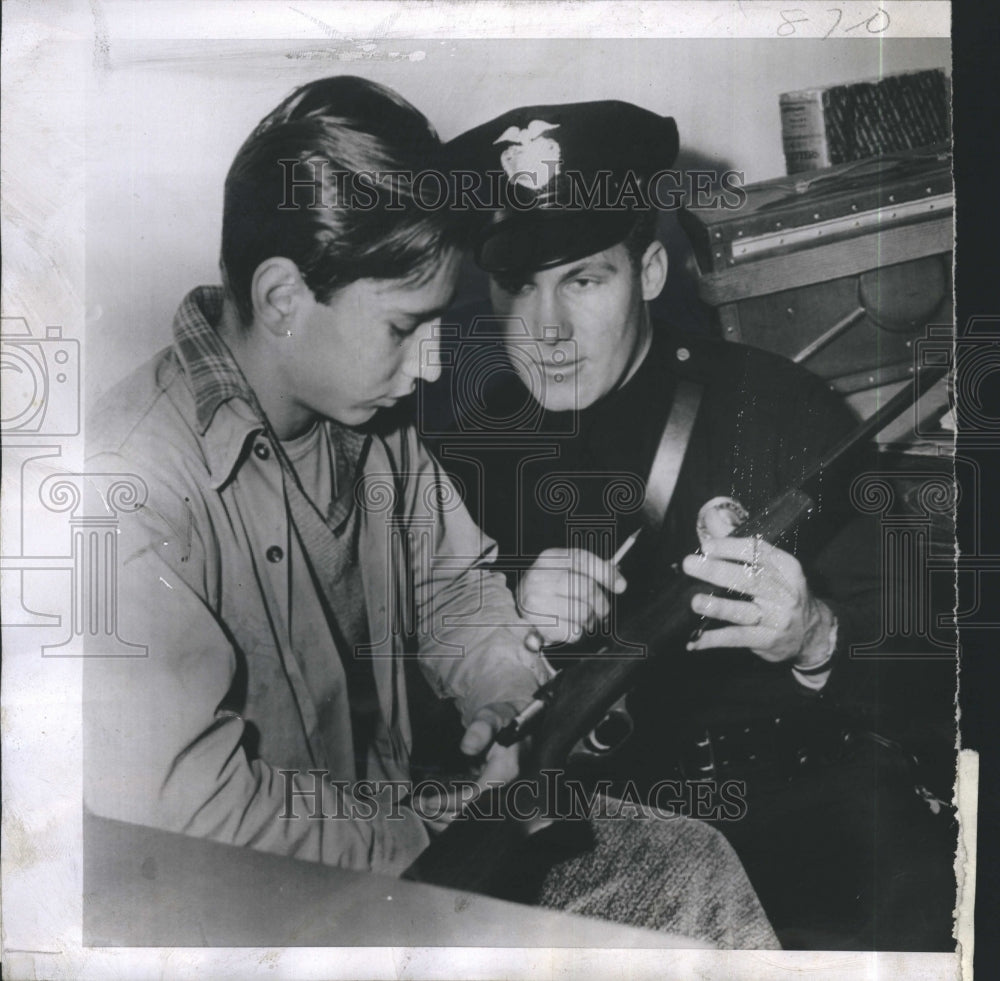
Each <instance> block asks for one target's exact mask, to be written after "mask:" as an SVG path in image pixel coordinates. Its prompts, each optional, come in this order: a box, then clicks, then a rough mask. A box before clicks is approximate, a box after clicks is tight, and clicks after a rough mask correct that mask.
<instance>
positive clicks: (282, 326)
mask: <svg viewBox="0 0 1000 981" xmlns="http://www.w3.org/2000/svg"><path fill="white" fill-rule="evenodd" d="M250 300H251V302H252V303H253V321H254V323H255V324H258V325H259V326H261V327H263V328H264V329H265V330H266V331H267V332H268V333H269V334H273V335H274V336H275V337H285V336H288V335H289V334H290V333H291V331H292V328H293V327H294V326H295V323H296V320H297V318H298V317H299V316H300V315H301V314H302V313H303V312H304V307H305V306H306V305H307V304H308V301H309V300H312V301H313V302H315V298H314V297H313V294H312V290H310V289H309V287H308V286H307V285H306V284H305V282H304V281H303V279H302V274H301V273H300V272H299V267H298V266H296V265H295V263H294V262H292V260H291V259H286V258H285V257H284V256H274V257H272V258H270V259H265V260H264V261H263V262H262V263H261V264H260V265H259V266H258V267H257V268H256V269H255V270H254V274H253V279H252V280H251V283H250Z"/></svg>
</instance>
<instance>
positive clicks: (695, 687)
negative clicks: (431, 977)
mask: <svg viewBox="0 0 1000 981" xmlns="http://www.w3.org/2000/svg"><path fill="white" fill-rule="evenodd" d="M449 150H450V151H451V153H452V154H453V161H454V166H455V167H456V169H457V170H458V171H460V172H461V175H460V176H461V178H462V181H464V186H465V187H466V188H470V189H473V193H471V194H470V195H469V197H468V199H467V203H468V201H474V203H475V204H476V205H477V206H479V207H480V208H481V209H482V211H483V220H482V223H481V227H480V230H479V233H478V236H477V238H476V241H475V245H474V259H475V261H476V263H477V265H478V266H479V267H480V268H481V269H482V270H484V271H485V272H487V273H488V274H489V294H490V299H491V303H492V314H489V315H484V316H478V317H476V318H473V319H472V320H471V322H466V323H463V325H462V333H461V337H460V341H459V343H458V344H457V347H456V348H455V350H454V351H453V352H452V357H451V359H450V377H449V378H447V379H446V381H445V383H444V384H443V385H441V386H438V389H437V396H438V397H443V398H446V399H447V400H448V403H449V404H448V405H447V406H446V407H445V408H444V409H443V408H442V407H441V406H440V405H438V406H436V412H431V411H429V410H428V409H425V425H426V421H427V420H428V419H435V420H439V419H440V418H441V417H442V416H447V415H449V414H450V416H451V419H452V431H451V432H450V433H449V434H448V435H446V436H444V437H442V438H439V439H438V440H437V450H438V453H439V455H440V456H441V458H442V461H443V463H444V465H445V467H446V468H447V469H449V470H450V472H451V473H452V474H453V475H454V476H455V477H456V478H457V479H458V480H459V481H460V482H461V485H462V486H463V487H464V489H465V492H466V500H467V501H468V503H469V504H470V506H471V509H472V510H473V512H474V514H475V516H477V517H478V520H479V522H480V524H482V526H483V527H484V528H485V530H486V531H487V532H488V533H489V534H490V535H491V536H492V537H493V538H495V539H497V541H498V542H499V545H500V549H501V559H500V565H501V567H503V568H505V570H506V571H507V574H508V578H509V580H510V581H511V584H512V587H513V588H514V589H515V593H516V596H517V600H518V605H519V608H520V611H521V613H522V615H524V616H525V617H526V618H528V619H530V620H532V621H533V622H534V624H535V628H536V632H537V634H536V641H537V642H538V643H540V644H544V645H545V648H546V651H547V653H548V654H549V657H550V659H551V660H555V661H558V660H559V658H560V656H561V655H560V652H569V655H572V654H574V653H576V654H579V653H582V652H586V651H595V650H598V649H600V648H601V647H607V646H608V645H611V647H612V649H615V650H619V651H621V652H623V653H633V654H636V653H639V654H641V653H642V651H643V646H642V645H643V638H642V637H641V636H631V635H630V634H629V628H628V614H629V610H630V608H633V607H635V606H637V605H638V604H639V602H641V601H648V599H649V597H648V587H649V584H650V583H652V582H654V581H655V580H656V578H657V575H658V573H660V572H662V571H663V570H664V568H665V567H668V566H671V565H679V566H680V567H682V568H683V570H684V572H686V573H687V574H688V575H690V576H692V577H695V578H696V579H699V580H702V581H703V582H705V583H706V584H709V585H711V586H713V587H721V588H722V589H723V590H728V591H729V594H728V595H727V596H713V595H710V593H709V592H708V591H707V590H706V592H704V593H698V594H697V595H696V596H695V597H694V598H693V600H692V601H691V605H692V608H693V610H694V612H695V613H696V614H699V615H700V616H701V617H702V618H703V620H702V628H701V629H699V630H698V631H696V632H695V634H693V635H692V637H691V638H690V639H689V641H688V642H687V644H686V648H687V650H686V651H685V650H680V651H677V652H674V654H673V655H672V656H670V657H667V658H659V659H658V661H657V664H656V666H655V669H654V671H653V672H652V674H651V676H650V681H649V683H648V684H646V685H644V686H643V690H642V691H637V692H634V693H633V695H632V696H631V698H630V703H629V704H630V708H631V710H632V714H633V716H634V719H635V723H636V726H637V732H636V739H635V740H633V744H632V750H631V752H630V754H629V755H626V757H625V758H624V762H621V763H619V764H618V765H617V769H616V770H615V771H614V772H615V774H616V775H617V776H619V777H622V778H624V777H629V778H642V779H646V780H647V781H650V782H651V781H653V780H654V779H656V778H659V777H662V776H663V775H664V774H665V773H667V772H674V768H675V767H678V768H679V769H680V772H681V773H682V774H683V775H686V776H695V775H698V774H696V773H695V772H694V771H699V772H700V774H701V775H704V774H705V773H707V774H708V775H714V776H716V777H721V776H723V775H724V774H725V772H726V770H725V768H724V767H723V766H722V764H724V763H725V762H727V761H728V762H729V763H733V764H735V763H736V762H738V758H742V762H743V763H748V762H750V763H751V765H758V764H764V765H770V764H777V763H779V762H781V761H782V760H783V759H784V755H783V754H787V753H788V752H792V753H794V752H795V751H796V746H797V745H798V743H797V741H796V740H797V739H798V738H799V736H798V734H797V733H796V732H795V729H794V727H790V728H789V727H787V723H788V721H789V720H791V719H793V718H798V719H804V720H806V722H807V724H808V725H811V724H812V722H811V720H814V719H816V718H819V717H820V716H823V717H825V715H824V712H823V710H824V707H825V706H828V705H830V704H832V703H835V702H836V703H840V704H850V705H854V704H858V703H860V704H868V702H869V701H870V700H871V699H877V698H878V697H879V682H878V680H877V678H876V675H875V670H876V666H873V665H871V664H865V663H860V662H861V661H863V659H857V658H851V657H850V649H851V645H852V644H858V643H862V642H865V641H869V640H872V639H874V638H875V637H876V636H877V627H878V617H879V602H880V560H879V554H878V541H879V535H878V531H877V529H873V528H872V527H871V526H870V525H868V524H867V523H866V521H865V520H864V519H861V518H859V517H858V515H857V513H856V512H855V511H854V510H853V509H852V507H851V506H850V504H849V501H848V495H847V489H846V487H844V486H836V485H833V484H832V483H831V484H830V485H828V486H825V487H824V490H823V495H822V499H821V500H820V501H819V502H818V507H817V508H816V510H815V512H814V513H813V514H812V515H811V516H810V518H809V519H808V521H807V522H806V523H805V525H804V526H803V527H801V528H800V530H799V532H798V533H797V534H796V536H795V538H794V540H793V541H792V542H791V543H788V544H786V545H784V546H783V547H781V548H779V547H776V546H773V545H769V544H767V543H766V542H762V541H760V540H755V539H748V538H742V537H739V536H738V535H731V534H730V532H732V531H733V530H734V529H735V528H736V526H737V525H738V524H739V523H740V521H741V520H742V519H743V518H744V517H746V515H747V514H748V513H754V512H756V511H758V510H759V509H760V508H762V507H763V506H764V505H765V504H766V503H767V502H768V501H769V500H771V499H772V498H773V497H774V496H776V495H777V494H778V493H779V492H780V491H782V490H784V489H786V488H787V487H789V486H792V485H795V484H796V483H797V482H798V481H799V479H800V478H801V476H802V475H803V473H804V472H805V471H806V470H807V469H808V467H809V466H810V465H811V464H812V463H813V462H815V461H816V459H818V458H819V457H820V456H821V454H822V452H823V450H824V449H826V448H828V447H830V446H831V445H832V444H833V443H835V442H836V441H837V440H838V439H839V438H840V437H841V436H843V435H844V434H845V433H846V432H848V431H849V430H850V429H851V428H852V427H853V426H854V425H855V424H856V420H855V419H854V417H853V415H852V413H851V412H850V411H849V410H848V409H847V408H846V406H845V405H844V404H843V403H842V402H841V400H840V399H839V397H838V396H836V395H835V394H834V393H832V392H831V391H830V390H829V388H828V387H827V386H826V385H825V384H824V383H822V382H821V381H820V380H819V379H818V378H816V377H815V376H813V375H811V374H810V373H809V372H807V371H805V370H804V369H802V368H799V367H798V366H796V365H793V364H791V363H790V362H788V361H786V360H785V359H783V358H780V357H777V356H775V355H772V354H769V353H767V352H764V351H762V350H757V349H753V348H750V347H745V346H742V345H738V344H731V343H725V342H722V341H720V340H716V339H713V338H710V337H708V336H706V335H705V333H704V332H696V331H689V330H686V329H685V324H683V323H681V324H678V323H668V322H659V321H657V320H656V319H655V318H654V317H653V316H652V314H651V309H650V304H651V302H652V301H653V300H655V299H656V298H657V297H658V296H659V294H660V293H661V291H662V290H663V288H664V285H665V283H666V279H667V275H668V260H667V253H666V250H665V248H664V246H663V244H662V243H661V242H660V241H659V239H658V238H657V224H658V219H659V214H660V210H661V209H662V208H665V207H668V206H670V205H671V204H672V203H673V198H674V197H676V195H675V194H671V193H670V192H671V191H672V190H676V188H677V186H678V181H677V175H676V172H674V171H672V170H671V169H670V168H671V167H672V166H673V163H674V160H675V157H676V155H677V152H678V134H677V128H676V125H675V123H674V120H673V119H671V118H668V117H664V116H661V115H659V114H657V113H655V112H651V111H648V110H646V109H643V108H640V107H638V106H635V105H631V104H628V103H624V102H615V101H606V102H589V103H575V104H568V105H539V106H527V107H523V108H519V109H515V110H512V111H510V112H507V113H505V114H504V115H502V116H499V117H498V118H496V119H493V120H491V121H490V122H487V123H484V124H482V125H479V126H476V127H475V128H474V129H471V130H469V131H468V132H466V133H464V134H462V135H460V136H459V137H457V138H456V139H455V140H453V141H452V143H451V144H450V146H449ZM446 410H447V411H446ZM640 529H641V531H640V534H639V537H638V539H637V542H636V545H635V547H634V548H633V549H632V550H631V552H630V553H629V554H628V555H627V556H626V557H625V558H623V559H622V561H621V562H620V563H616V562H615V561H614V556H615V553H616V552H617V551H618V550H619V548H620V546H621V545H622V544H623V543H624V542H626V541H627V540H628V538H629V536H630V535H631V534H632V533H633V532H635V531H637V530H640ZM776 719H783V720H784V722H785V724H786V728H785V729H777V728H776V727H775V720H776ZM783 733H787V734H784V735H783ZM668 747H671V748H669V749H668ZM699 753H700V754H701V755H700V756H698V755H697V754H699ZM769 754H770V758H769ZM731 772H735V773H741V771H740V769H739V767H735V768H734V769H733V770H732V771H731ZM743 772H744V773H745V771H743ZM868 776H869V777H871V776H872V773H870V772H869V773H868ZM816 779H817V782H818V783H817V785H821V784H822V781H823V780H825V779H826V777H825V776H824V775H820V776H819V777H818V778H816ZM862 779H864V778H862ZM854 789H855V790H856V787H855V788H854ZM870 796H871V795H869V797H870ZM751 797H752V794H751ZM866 801H867V798H866ZM813 803H815V801H813ZM828 804H829V801H825V802H823V803H822V805H821V808H820V810H826V811H828V812H829V813H830V814H832V813H833V810H832V809H831V808H830V807H828V806H827V805H828ZM850 807H851V808H853V809H854V811H855V813H859V812H858V809H857V807H855V805H854V804H853V803H852V804H851V805H850ZM753 808H754V799H753V798H752V799H751V811H752V810H753ZM814 810H815V809H814ZM757 813H758V815H761V814H763V810H762V809H759V810H758V812H757ZM750 817H751V818H752V817H754V815H753V814H751V815H750ZM785 827H786V829H789V828H790V830H787V833H786V832H782V833H781V834H779V836H778V837H779V838H780V839H781V846H780V847H781V848H782V849H784V850H783V851H781V853H780V854H781V856H782V857H781V858H779V860H778V861H779V863H782V862H784V861H785V860H786V859H787V862H788V863H789V864H788V865H784V866H783V869H784V871H783V872H782V871H780V870H779V872H778V873H777V875H778V879H779V880H780V881H778V882H777V883H774V882H772V883H768V882H761V881H757V880H755V884H756V885H757V888H758V890H759V891H760V892H761V895H762V897H764V899H765V904H767V903H768V899H771V900H772V902H773V904H774V905H772V906H769V907H768V908H769V912H770V913H771V915H772V918H775V919H776V925H777V926H779V927H780V925H781V921H782V917H783V916H784V917H786V920H785V922H786V923H790V924H793V925H794V923H796V922H799V923H801V919H800V920H798V921H796V917H798V916H799V915H800V913H801V912H802V910H803V909H805V908H806V907H808V908H809V909H810V910H811V911H812V913H814V914H815V916H814V917H813V920H812V921H811V923H810V924H809V926H810V927H815V926H816V923H817V922H819V923H821V924H822V925H823V926H824V927H825V926H826V925H829V931H828V932H826V933H823V932H822V931H821V932H819V933H817V932H816V931H815V930H814V931H813V932H812V933H804V932H800V933H799V934H798V937H799V942H803V941H802V940H801V938H802V937H809V938H811V939H809V940H806V941H804V942H805V944H806V945H808V944H809V943H816V944H823V945H826V944H827V943H829V944H830V945H837V944H838V943H846V944H847V945H848V946H851V945H852V944H853V945H857V944H862V945H864V944H865V943H868V942H869V940H867V939H866V938H867V937H868V936H869V935H868V934H866V933H864V930H865V929H867V928H868V920H869V919H871V917H870V916H869V913H870V912H871V910H870V907H866V908H865V910H867V912H866V911H865V910H863V909H862V905H860V904H857V903H856V902H855V900H854V897H855V895H856V894H857V889H856V886H857V883H858V882H859V881H863V880H864V879H865V877H866V875H867V877H868V880H869V884H870V881H871V880H872V878H873V874H872V869H871V867H870V865H869V864H868V862H869V859H870V858H871V856H869V855H865V854H862V852H861V851H860V850H859V849H860V848H861V847H862V846H863V845H864V843H863V841H862V839H863V838H864V837H865V834H866V832H865V831H864V830H861V831H859V832H858V835H857V837H856V838H855V839H852V842H851V843H850V844H846V843H845V844H844V847H843V848H841V849H833V850H831V849H830V847H829V840H828V839H829V836H830V835H832V834H833V832H834V829H832V828H831V827H829V826H828V821H827V818H826V817H822V816H821V817H820V819H819V820H817V819H816V817H815V813H814V812H807V810H803V811H802V812H801V814H800V815H799V816H797V817H796V816H793V818H792V820H791V821H790V822H788V823H786V826H785ZM727 830H731V831H733V832H735V834H734V841H735V840H737V839H738V838H739V837H740V835H741V834H742V835H744V838H743V840H744V842H746V841H748V840H749V839H754V841H752V842H751V845H752V847H753V848H756V846H757V844H759V843H760V842H764V841H766V840H773V835H772V833H771V831H770V830H768V829H767V827H766V826H763V825H761V824H760V823H759V822H758V823H757V824H756V825H754V824H753V822H752V821H751V820H748V821H746V822H741V824H740V827H732V828H730V829H727ZM870 830H871V829H869V831H868V832H867V833H868V837H869V838H871V834H870ZM800 833H801V835H802V836H803V837H802V838H801V839H800V840H798V841H797V843H796V844H792V841H793V838H794V836H795V835H796V834H800ZM817 835H819V836H820V837H821V838H822V839H823V840H824V841H825V842H827V844H826V845H824V846H823V847H822V848H817V843H816V836H817ZM858 842H861V845H859V844H858ZM737 847H738V848H739V847H740V845H739V844H738V845H737ZM776 847H777V845H776ZM797 847H801V849H802V851H801V856H803V857H804V858H800V859H797V858H795V857H794V856H795V854H796V852H795V849H796V848H797ZM864 847H867V846H864ZM833 852H836V855H837V858H836V859H835V861H834V862H833V863H832V865H834V866H839V869H838V868H835V869H833V871H832V872H831V874H830V876H829V877H828V878H827V879H826V880H824V882H825V885H824V886H823V888H828V889H829V891H830V892H829V895H826V896H825V897H824V898H823V902H822V903H817V902H814V901H813V900H814V899H815V897H816V895H817V892H816V890H815V886H816V881H813V884H812V885H806V884H804V881H803V879H802V877H801V876H800V875H799V874H798V872H799V863H800V861H802V860H804V861H809V860H810V856H815V855H817V854H821V853H827V854H833ZM741 854H743V857H744V861H745V862H747V865H748V868H749V869H750V870H751V875H753V874H754V868H753V864H752V861H753V857H754V855H753V854H749V853H742V852H741ZM748 854H749V857H748ZM755 854H756V856H757V857H758V858H760V859H761V861H760V862H759V863H758V867H761V866H764V865H768V864H770V865H772V866H773V865H774V858H773V855H771V854H769V855H768V857H767V859H766V861H765V860H763V858H762V855H763V853H761V852H760V851H757V852H756V853H755ZM872 860H874V859H872ZM848 866H850V874H848V875H846V876H844V877H843V878H838V875H839V873H840V870H842V869H844V868H847V867H848ZM813 871H815V868H813ZM898 871H899V870H898V869H895V870H893V871H891V872H885V870H883V872H884V873H885V875H886V876H891V875H896V874H897V872H898ZM789 873H791V874H789ZM899 881H903V880H899ZM771 886H773V888H770V887H771ZM769 889H770V891H768V890H769ZM838 890H839V892H838ZM820 893H822V888H821V889H820ZM807 897H808V898H807ZM873 902H874V900H873ZM831 903H832V904H833V906H834V908H836V907H837V904H838V903H840V909H839V910H838V913H840V912H844V911H845V910H849V912H848V913H846V914H845V915H846V919H845V920H843V921H841V922H837V921H836V915H835V914H831V913H830V905H831ZM782 906H783V908H780V907H782ZM881 922H886V923H887V922H888V920H887V919H886V920H884V921H881ZM942 922H944V921H942ZM837 930H840V931H841V932H840V933H839V934H838V933H837ZM851 931H853V932H851ZM791 936H792V935H791V934H789V935H786V936H785V937H783V940H785V942H792V943H794V942H795V940H794V939H790V938H791ZM845 936H848V937H849V939H847V940H844V937H845ZM817 937H820V938H822V939H816V938H817ZM904 942H905V941H904Z"/></svg>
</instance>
